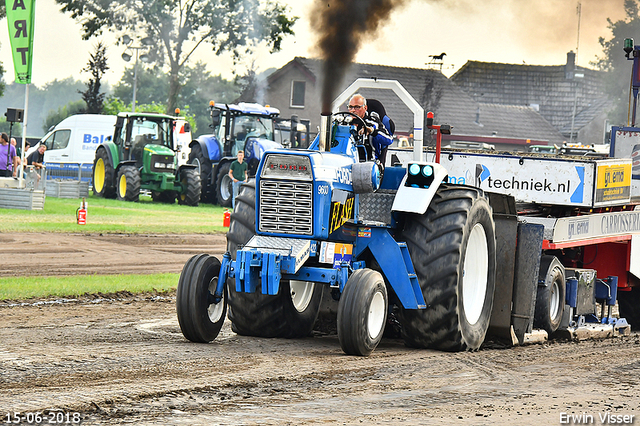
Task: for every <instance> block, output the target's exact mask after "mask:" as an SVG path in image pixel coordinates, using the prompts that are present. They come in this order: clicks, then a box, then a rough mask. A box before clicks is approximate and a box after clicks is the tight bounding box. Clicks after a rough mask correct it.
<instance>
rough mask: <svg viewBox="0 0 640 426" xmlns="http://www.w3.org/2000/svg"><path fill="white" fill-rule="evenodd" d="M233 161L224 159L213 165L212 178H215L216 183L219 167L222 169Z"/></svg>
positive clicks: (227, 158)
mask: <svg viewBox="0 0 640 426" xmlns="http://www.w3.org/2000/svg"><path fill="white" fill-rule="evenodd" d="M233 160H235V158H234V157H224V158H222V159H221V160H220V161H219V162H217V163H214V164H213V176H215V177H216V178H215V180H216V181H217V176H218V171H219V170H220V167H222V166H223V165H225V164H228V163H232V162H233ZM214 183H215V182H214Z"/></svg>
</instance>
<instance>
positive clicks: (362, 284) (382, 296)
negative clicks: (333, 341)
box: [338, 269, 389, 356]
mask: <svg viewBox="0 0 640 426" xmlns="http://www.w3.org/2000/svg"><path fill="white" fill-rule="evenodd" d="M388 306H389V301H388V298H387V287H386V286H385V284H384V279H383V278H382V275H381V274H380V272H377V271H374V270H372V269H358V270H356V271H355V272H354V273H353V274H352V275H351V277H349V280H348V281H347V284H346V285H345V287H344V291H343V292H342V295H340V303H339V304H338V340H339V341H340V346H341V347H342V350H343V351H344V353H346V354H347V355H359V356H368V355H370V354H371V352H373V350H374V349H375V348H376V347H377V346H378V344H379V343H380V340H381V339H382V335H383V332H384V326H385V323H386V321H387V310H388Z"/></svg>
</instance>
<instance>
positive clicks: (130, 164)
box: [114, 160, 136, 176]
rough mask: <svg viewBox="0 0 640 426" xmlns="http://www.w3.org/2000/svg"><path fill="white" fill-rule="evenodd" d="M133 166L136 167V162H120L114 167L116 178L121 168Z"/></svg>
mask: <svg viewBox="0 0 640 426" xmlns="http://www.w3.org/2000/svg"><path fill="white" fill-rule="evenodd" d="M135 165H136V160H125V161H121V162H120V163H118V165H117V166H116V167H114V170H115V172H116V176H118V171H119V170H120V169H121V168H122V166H135Z"/></svg>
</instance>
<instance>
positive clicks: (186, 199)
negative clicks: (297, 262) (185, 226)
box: [178, 169, 202, 206]
mask: <svg viewBox="0 0 640 426" xmlns="http://www.w3.org/2000/svg"><path fill="white" fill-rule="evenodd" d="M180 183H181V184H182V192H181V193H180V194H179V195H178V204H183V205H187V206H197V205H198V203H199V202H200V191H201V190H202V185H201V183H200V176H198V172H197V171H196V170H195V169H183V170H182V171H181V172H180Z"/></svg>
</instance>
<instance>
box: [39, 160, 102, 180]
mask: <svg viewBox="0 0 640 426" xmlns="http://www.w3.org/2000/svg"><path fill="white" fill-rule="evenodd" d="M92 169H93V164H92V163H49V162H47V170H48V172H47V179H59V180H77V181H80V182H88V183H91V177H92V173H91V172H92Z"/></svg>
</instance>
